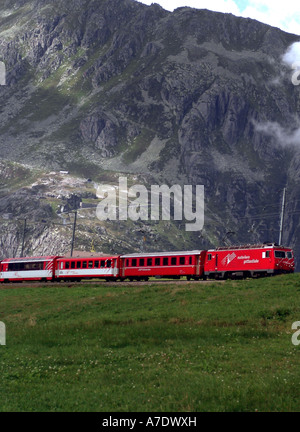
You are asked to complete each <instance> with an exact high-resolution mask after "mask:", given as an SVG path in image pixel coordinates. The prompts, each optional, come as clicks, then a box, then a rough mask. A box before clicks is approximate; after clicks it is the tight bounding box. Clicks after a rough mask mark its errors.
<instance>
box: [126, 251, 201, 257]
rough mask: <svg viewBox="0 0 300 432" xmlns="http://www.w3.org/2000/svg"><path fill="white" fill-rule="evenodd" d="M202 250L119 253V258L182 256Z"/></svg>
mask: <svg viewBox="0 0 300 432" xmlns="http://www.w3.org/2000/svg"><path fill="white" fill-rule="evenodd" d="M201 252H203V251H202V250H194V251H177V252H149V253H146V252H145V253H136V254H128V255H121V258H148V257H149V258H151V257H166V256H179V255H180V256H183V255H200V254H201Z"/></svg>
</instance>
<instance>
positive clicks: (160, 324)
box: [0, 274, 300, 412]
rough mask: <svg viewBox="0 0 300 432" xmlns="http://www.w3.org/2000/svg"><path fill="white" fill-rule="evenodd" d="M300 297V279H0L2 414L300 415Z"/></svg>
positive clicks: (279, 277)
mask: <svg viewBox="0 0 300 432" xmlns="http://www.w3.org/2000/svg"><path fill="white" fill-rule="evenodd" d="M299 294H300V275H299V274H294V275H288V276H277V277H271V278H265V279H258V280H244V281H226V282H202V283H201V282H191V283H189V282H186V283H181V284H177V283H175V282H174V283H165V282H157V281H155V282H153V283H152V282H149V283H148V284H146V285H145V284H142V285H129V284H124V285H123V284H121V283H99V284H90V285H89V284H88V283H87V284H86V285H84V286H83V285H77V286H71V285H68V284H61V285H60V286H52V285H51V284H45V286H41V287H34V285H33V286H32V287H31V288H29V287H26V286H22V285H20V286H17V287H15V286H13V288H12V286H2V287H0V321H2V322H4V323H5V325H6V346H0V376H1V385H0V411H1V412H11V411H68V412H74V411H87V412H91V411H97V412H116V411H117V412H202V411H221V412H223V411H299V408H300V391H299V384H300V367H299V359H300V345H299V346H295V345H293V344H292V335H293V333H294V331H293V330H292V329H291V326H292V323H293V322H295V321H300V302H299ZM299 340H300V337H299Z"/></svg>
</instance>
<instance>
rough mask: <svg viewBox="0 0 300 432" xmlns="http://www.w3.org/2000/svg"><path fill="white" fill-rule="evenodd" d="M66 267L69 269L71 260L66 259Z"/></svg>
mask: <svg viewBox="0 0 300 432" xmlns="http://www.w3.org/2000/svg"><path fill="white" fill-rule="evenodd" d="M65 268H66V269H69V268H70V261H66V267H65Z"/></svg>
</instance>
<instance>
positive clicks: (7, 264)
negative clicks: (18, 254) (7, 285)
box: [0, 256, 59, 282]
mask: <svg viewBox="0 0 300 432" xmlns="http://www.w3.org/2000/svg"><path fill="white" fill-rule="evenodd" d="M58 258H59V257H58V256H46V257H44V256H43V257H30V258H10V259H5V260H3V261H2V262H1V264H0V282H22V281H34V280H36V281H45V282H46V281H53V280H54V269H55V263H56V261H57V259H58Z"/></svg>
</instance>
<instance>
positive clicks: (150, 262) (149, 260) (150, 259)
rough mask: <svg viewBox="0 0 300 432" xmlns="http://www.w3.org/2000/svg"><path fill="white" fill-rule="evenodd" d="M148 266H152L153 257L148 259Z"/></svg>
mask: <svg viewBox="0 0 300 432" xmlns="http://www.w3.org/2000/svg"><path fill="white" fill-rule="evenodd" d="M147 266H152V258H148V259H147Z"/></svg>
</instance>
